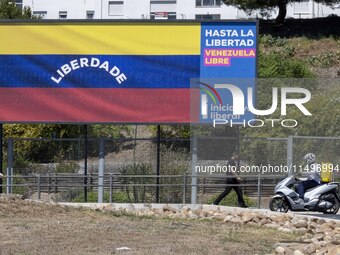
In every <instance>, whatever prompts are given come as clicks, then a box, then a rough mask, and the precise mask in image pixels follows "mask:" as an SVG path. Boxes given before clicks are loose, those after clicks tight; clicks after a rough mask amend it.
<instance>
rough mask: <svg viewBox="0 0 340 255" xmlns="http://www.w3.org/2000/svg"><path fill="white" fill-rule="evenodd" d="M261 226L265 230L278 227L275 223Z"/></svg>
mask: <svg viewBox="0 0 340 255" xmlns="http://www.w3.org/2000/svg"><path fill="white" fill-rule="evenodd" d="M263 226H265V227H267V228H277V227H278V225H276V224H275V223H269V224H266V225H263Z"/></svg>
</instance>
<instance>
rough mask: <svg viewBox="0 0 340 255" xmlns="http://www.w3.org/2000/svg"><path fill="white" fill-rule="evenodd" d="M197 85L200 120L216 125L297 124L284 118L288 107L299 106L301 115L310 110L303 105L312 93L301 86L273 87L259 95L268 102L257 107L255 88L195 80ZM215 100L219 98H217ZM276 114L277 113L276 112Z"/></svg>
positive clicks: (288, 125) (309, 114) (309, 113)
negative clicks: (266, 104)
mask: <svg viewBox="0 0 340 255" xmlns="http://www.w3.org/2000/svg"><path fill="white" fill-rule="evenodd" d="M197 83H198V84H200V120H201V121H204V123H213V126H214V127H215V126H216V125H230V126H233V125H243V126H249V127H262V126H264V125H265V124H266V123H269V124H271V126H272V127H274V126H275V124H276V123H277V122H279V123H281V125H282V126H283V127H295V126H297V125H298V122H297V120H295V119H284V118H285V117H286V116H287V109H288V107H291V108H295V109H298V110H299V111H300V112H301V113H302V114H303V115H305V116H311V115H312V113H311V112H310V111H309V110H308V109H307V107H306V106H305V104H306V103H307V102H309V101H310V100H311V97H312V95H311V92H310V91H309V90H308V89H305V88H301V87H272V88H271V93H268V95H267V94H266V95H262V100H263V99H265V100H266V101H268V102H270V103H269V104H268V106H267V107H266V109H258V107H256V100H255V96H256V95H255V87H254V86H253V87H252V86H243V87H242V88H240V86H238V85H236V84H232V83H221V82H218V83H215V84H214V85H211V83H210V84H209V83H207V82H204V83H203V82H197ZM217 99H218V100H217ZM277 111H280V116H281V118H275V119H274V118H272V119H270V118H268V119H263V118H261V119H256V118H255V117H254V116H266V117H269V116H270V115H272V114H274V113H277ZM276 116H277V114H276Z"/></svg>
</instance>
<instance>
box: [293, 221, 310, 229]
mask: <svg viewBox="0 0 340 255" xmlns="http://www.w3.org/2000/svg"><path fill="white" fill-rule="evenodd" d="M294 227H296V228H308V224H307V221H305V220H298V221H297V222H295V223H294Z"/></svg>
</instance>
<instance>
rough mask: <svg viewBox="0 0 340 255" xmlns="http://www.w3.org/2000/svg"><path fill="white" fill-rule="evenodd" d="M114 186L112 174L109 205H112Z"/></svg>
mask: <svg viewBox="0 0 340 255" xmlns="http://www.w3.org/2000/svg"><path fill="white" fill-rule="evenodd" d="M112 185H113V177H112V173H111V174H110V198H109V203H110V204H112V195H113V194H112Z"/></svg>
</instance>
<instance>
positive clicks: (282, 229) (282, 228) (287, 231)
mask: <svg viewBox="0 0 340 255" xmlns="http://www.w3.org/2000/svg"><path fill="white" fill-rule="evenodd" d="M278 230H279V231H282V232H285V233H293V230H291V229H290V228H284V227H279V228H278Z"/></svg>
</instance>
